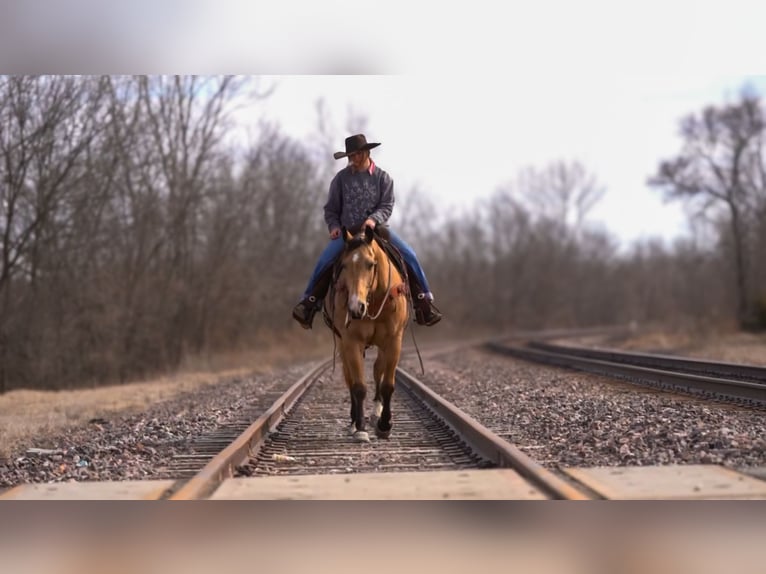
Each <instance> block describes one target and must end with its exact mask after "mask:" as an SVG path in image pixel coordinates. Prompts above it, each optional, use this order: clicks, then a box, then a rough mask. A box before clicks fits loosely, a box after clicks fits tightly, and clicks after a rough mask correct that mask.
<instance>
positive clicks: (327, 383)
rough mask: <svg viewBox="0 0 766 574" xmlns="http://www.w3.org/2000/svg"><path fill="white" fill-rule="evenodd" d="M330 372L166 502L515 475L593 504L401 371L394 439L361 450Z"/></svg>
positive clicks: (304, 385) (548, 492)
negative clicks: (325, 478)
mask: <svg viewBox="0 0 766 574" xmlns="http://www.w3.org/2000/svg"><path fill="white" fill-rule="evenodd" d="M330 370H331V362H330V361H327V362H324V363H322V364H320V365H317V366H315V367H314V368H312V369H311V371H310V372H308V373H307V374H306V375H305V376H304V377H303V378H301V380H299V381H298V382H297V383H295V384H294V385H293V386H292V387H290V389H289V390H288V391H287V392H285V393H284V394H283V395H282V396H281V397H279V398H278V399H277V400H276V401H275V402H274V404H273V405H272V406H271V407H270V408H269V409H268V410H267V411H266V412H265V413H263V415H261V416H260V417H259V418H258V420H256V421H255V422H253V423H252V424H251V425H250V426H249V427H248V428H247V429H245V431H244V432H243V433H242V434H241V435H240V436H239V437H238V438H236V439H235V440H234V441H233V442H231V443H230V444H229V445H228V446H226V447H225V448H224V449H223V450H222V451H221V452H220V453H218V454H217V455H215V456H214V457H212V458H211V459H209V461H208V462H207V464H205V466H204V467H203V468H202V469H201V470H199V471H198V472H197V473H196V474H194V476H192V477H191V478H189V479H188V480H187V481H185V482H184V483H183V484H180V485H178V486H177V487H176V488H174V489H173V491H171V492H168V493H167V497H168V498H170V499H172V500H188V499H200V498H208V497H210V496H211V495H212V494H213V493H214V492H215V490H216V489H217V488H218V487H219V486H220V485H221V483H222V482H223V481H224V480H226V479H229V478H239V477H274V476H288V477H289V476H299V475H309V474H310V475H322V474H339V473H342V474H352V473H353V474H362V473H402V472H408V471H417V472H428V471H442V470H447V471H449V470H452V471H459V470H479V469H487V468H509V469H513V470H515V471H516V472H517V473H518V474H519V475H520V476H521V477H523V479H524V480H526V481H527V482H528V483H529V484H530V485H531V486H532V487H533V488H535V489H537V490H539V491H540V492H541V493H543V495H544V497H547V498H552V499H575V500H576V499H585V498H589V496H588V495H586V494H584V493H583V491H582V489H577V488H575V487H574V486H572V485H571V483H570V482H569V481H568V480H566V479H565V478H564V477H562V476H560V475H558V474H555V473H554V472H552V471H550V470H548V469H545V468H544V467H542V466H541V465H539V464H537V463H536V462H535V461H533V460H532V459H530V458H529V457H528V456H526V455H525V454H523V453H522V452H521V451H520V450H518V449H517V448H516V447H514V446H513V445H511V444H509V443H508V442H506V441H504V440H503V439H502V438H500V437H499V436H497V435H495V434H493V433H492V432H490V431H489V430H488V429H486V428H485V427H483V426H482V425H481V424H479V423H478V422H477V421H475V420H473V419H471V418H470V417H468V416H467V415H466V414H465V413H463V412H462V411H460V410H459V409H458V408H457V407H455V406H454V405H452V404H450V403H449V402H447V401H445V400H444V399H443V398H441V397H439V396H438V395H436V394H435V393H433V392H432V391H430V390H429V389H428V388H427V387H426V386H425V385H423V384H422V383H420V382H419V381H418V380H417V379H415V378H414V377H413V376H412V375H410V374H409V373H407V372H405V371H403V370H402V369H398V370H397V387H396V392H395V393H394V399H393V400H394V402H393V412H394V430H393V432H392V434H391V438H390V439H387V440H377V439H374V440H373V441H372V442H371V443H359V442H356V441H354V440H353V439H352V438H351V437H350V436H348V434H347V429H348V420H347V419H348V402H347V397H348V393H347V391H346V388H345V386H344V385H343V383H342V382H339V381H338V380H337V379H335V378H334V377H332V376H329V373H330ZM344 401H345V402H344ZM368 405H370V406H371V401H368ZM371 434H372V433H371ZM187 470H188V469H187Z"/></svg>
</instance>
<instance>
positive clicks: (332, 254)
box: [303, 229, 431, 298]
mask: <svg viewBox="0 0 766 574" xmlns="http://www.w3.org/2000/svg"><path fill="white" fill-rule="evenodd" d="M388 232H389V234H390V236H391V237H390V241H391V243H392V244H393V246H394V247H396V248H397V249H398V250H399V253H401V254H402V257H403V258H404V262H405V263H406V264H407V267H408V268H409V269H408V272H410V273H415V278H416V279H417V281H418V283H420V286H421V288H422V289H423V292H424V293H426V294H427V296H429V297H430V296H431V288H430V287H429V286H428V280H427V279H426V274H425V271H423V268H422V267H421V266H420V262H419V261H418V257H417V255H415V251H414V250H413V249H412V247H410V246H409V245H407V243H406V242H405V241H404V240H403V239H402V238H401V237H399V236H398V235H397V234H396V233H394V232H393V231H391V230H390V229H389V230H388ZM343 245H344V243H343V237H338V238H337V239H331V240H330V242H329V243H328V244H327V247H325V248H324V251H322V254H321V255H320V256H319V261H317V264H316V267H314V272H313V273H312V274H311V279H309V284H308V285H306V291H305V292H304V294H303V297H304V298H305V297H308V296H309V295H311V292H312V291H313V290H314V286H315V285H316V283H317V281H318V280H319V277H320V276H321V275H322V273H323V272H324V271H325V270H326V269H327V268H328V267H329V266H330V265H332V264H333V263H334V262H335V260H336V259H337V258H338V256H339V255H340V254H341V253H342V252H343Z"/></svg>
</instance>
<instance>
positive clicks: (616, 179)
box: [245, 72, 766, 244]
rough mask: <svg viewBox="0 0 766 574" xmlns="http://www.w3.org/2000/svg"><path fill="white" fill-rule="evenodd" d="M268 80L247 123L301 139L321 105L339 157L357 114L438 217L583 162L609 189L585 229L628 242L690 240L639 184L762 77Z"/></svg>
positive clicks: (679, 219) (399, 180)
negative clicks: (539, 173) (540, 173)
mask: <svg viewBox="0 0 766 574" xmlns="http://www.w3.org/2000/svg"><path fill="white" fill-rule="evenodd" d="M268 83H270V84H273V85H274V86H275V90H274V92H273V94H272V95H271V96H270V97H269V98H268V100H266V101H264V102H262V103H261V104H259V105H258V106H256V107H255V108H253V110H252V116H251V121H255V119H257V118H261V117H268V118H270V119H273V120H274V121H277V122H279V124H281V126H282V128H283V130H284V131H285V132H286V133H288V134H290V135H292V136H294V137H296V138H299V139H303V140H306V141H309V138H310V137H311V134H313V133H315V132H316V129H317V115H316V108H315V105H314V104H315V102H316V100H317V99H318V98H323V99H324V100H325V102H326V104H327V106H328V108H329V110H330V113H331V116H332V118H333V120H334V123H335V130H337V133H338V134H339V136H338V138H337V142H336V149H337V150H341V149H343V138H344V137H345V136H346V135H348V134H347V131H346V129H345V128H346V118H347V117H349V116H353V115H357V114H358V115H363V116H365V117H366V118H367V126H368V127H367V130H366V135H367V137H368V140H369V141H377V142H381V143H382V145H381V146H380V147H379V148H377V149H375V150H374V152H373V157H374V159H375V160H376V161H377V162H378V163H379V164H380V166H381V167H383V168H384V169H386V170H387V171H388V172H389V173H390V174H391V175H392V177H393V178H394V181H395V185H396V190H397V191H398V192H399V194H400V195H401V194H405V193H406V192H407V190H408V189H411V188H412V187H413V186H417V187H418V188H419V189H420V190H422V191H423V192H424V193H426V194H428V195H429V197H431V198H432V199H433V200H434V201H435V202H437V204H439V205H441V206H443V208H444V209H445V210H448V209H451V210H453V211H456V212H458V213H460V212H464V211H466V210H467V209H469V208H470V207H472V206H473V205H475V203H476V201H477V200H479V199H481V198H485V197H488V196H489V195H491V194H492V193H493V192H494V191H495V190H497V189H498V188H499V187H502V186H503V185H504V184H506V183H508V182H509V181H510V180H512V179H513V178H514V176H515V175H516V173H517V172H518V170H520V169H521V168H524V167H526V166H536V167H543V166H545V165H546V164H547V163H548V162H550V161H553V160H557V159H564V160H567V161H572V160H577V161H580V162H581V163H583V164H584V165H585V166H586V167H587V168H588V169H589V170H590V171H591V172H592V173H594V174H595V175H596V177H597V178H598V180H599V181H600V182H601V183H602V185H603V186H604V187H605V188H606V190H607V193H606V195H605V197H604V198H603V200H602V201H601V203H600V204H599V205H598V206H597V207H596V208H594V210H593V212H592V214H591V216H590V218H589V220H590V222H591V224H595V225H601V226H604V227H605V228H606V229H608V230H609V231H611V232H612V233H614V234H615V235H616V236H618V237H619V238H620V239H621V240H622V241H623V243H625V244H627V243H630V242H631V241H633V240H635V239H638V238H647V237H650V236H657V237H661V238H664V239H666V240H668V241H671V240H672V239H673V238H675V237H678V236H679V235H683V234H684V233H685V232H686V218H685V216H684V215H683V212H682V208H681V206H680V205H678V204H669V203H666V202H664V201H663V199H662V197H661V195H660V194H659V192H657V191H656V190H653V189H650V188H649V187H648V186H647V185H646V179H647V178H648V177H649V176H650V175H652V174H653V173H654V172H655V171H656V168H657V165H658V162H659V161H660V160H661V159H662V158H668V157H671V156H673V155H674V154H676V153H677V152H678V151H679V150H680V145H681V144H680V139H679V138H678V135H677V132H678V123H679V120H680V119H681V118H682V117H683V116H685V115H687V114H689V113H696V112H699V111H700V110H701V109H703V107H704V106H706V105H708V104H716V105H720V104H724V103H727V102H731V101H734V100H735V99H736V98H737V97H738V96H739V93H740V90H741V89H742V87H743V86H744V85H745V84H750V85H751V86H755V87H757V88H758V89H759V91H760V92H761V93H763V92H764V90H763V88H764V87H766V76H748V75H738V76H728V75H710V76H703V75H695V76H682V75H665V76H648V75H629V74H624V75H621V74H600V75H597V74H593V73H587V72H586V73H584V74H570V75H566V74H551V75H545V74H536V75H528V76H524V75H516V76H514V75H510V76H506V75H502V74H494V75H487V74H480V75H470V74H460V75H450V76H446V75H428V74H425V75H412V74H403V75H396V76H326V75H325V76H322V75H313V76H297V75H296V76H279V77H271V78H269V79H268ZM245 121H247V119H246V120H245ZM328 162H330V163H334V165H336V166H337V168H341V167H343V165H344V160H340V161H337V162H334V161H333V160H332V159H330V158H328Z"/></svg>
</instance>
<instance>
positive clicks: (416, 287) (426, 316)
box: [389, 229, 442, 326]
mask: <svg viewBox="0 0 766 574" xmlns="http://www.w3.org/2000/svg"><path fill="white" fill-rule="evenodd" d="M389 234H390V236H391V239H390V241H391V243H392V244H393V245H394V247H396V248H397V249H398V250H399V252H400V253H401V254H402V257H403V259H404V262H405V264H406V265H407V273H408V275H409V282H410V292H411V293H412V304H413V306H414V307H415V320H416V321H417V322H418V323H419V324H421V325H427V326H431V325H435V324H436V323H438V322H439V321H440V320H441V318H442V315H441V313H440V312H439V310H438V309H437V308H436V307H435V306H434V304H433V298H434V296H433V293H431V288H430V287H429V285H428V279H426V274H425V271H423V267H422V266H421V265H420V261H418V257H417V255H416V254H415V250H414V249H412V247H410V246H409V245H408V244H407V242H406V241H404V240H403V239H402V238H401V237H399V236H398V235H397V234H396V233H394V232H393V231H391V230H390V229H389Z"/></svg>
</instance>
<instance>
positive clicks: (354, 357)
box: [344, 349, 370, 442]
mask: <svg viewBox="0 0 766 574" xmlns="http://www.w3.org/2000/svg"><path fill="white" fill-rule="evenodd" d="M362 353H363V349H358V352H353V353H347V354H346V355H345V360H344V362H345V367H347V368H348V375H349V377H348V378H347V379H346V383H347V385H348V390H349V394H350V396H351V420H352V424H353V427H354V429H355V432H354V438H355V439H357V440H359V441H364V442H368V441H369V440H370V437H369V435H368V434H367V431H366V430H365V428H364V427H365V423H364V399H365V397H366V396H367V387H366V385H365V384H364V358H363V354H362Z"/></svg>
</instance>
